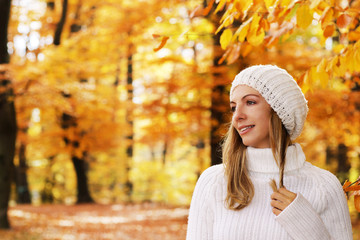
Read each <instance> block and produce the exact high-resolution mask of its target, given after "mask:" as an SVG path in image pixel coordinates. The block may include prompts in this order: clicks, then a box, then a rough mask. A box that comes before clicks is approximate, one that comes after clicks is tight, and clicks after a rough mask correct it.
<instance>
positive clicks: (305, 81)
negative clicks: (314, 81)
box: [301, 72, 311, 94]
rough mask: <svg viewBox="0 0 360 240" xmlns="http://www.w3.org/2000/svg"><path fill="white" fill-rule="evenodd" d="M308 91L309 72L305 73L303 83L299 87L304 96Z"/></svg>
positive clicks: (309, 83)
mask: <svg viewBox="0 0 360 240" xmlns="http://www.w3.org/2000/svg"><path fill="white" fill-rule="evenodd" d="M310 89H311V82H310V79H309V72H307V73H305V75H304V81H303V84H302V86H301V90H302V92H303V93H304V94H305V93H306V92H308V91H309V90H310Z"/></svg>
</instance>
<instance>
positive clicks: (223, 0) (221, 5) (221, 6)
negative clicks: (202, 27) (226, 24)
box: [215, 0, 227, 13]
mask: <svg viewBox="0 0 360 240" xmlns="http://www.w3.org/2000/svg"><path fill="white" fill-rule="evenodd" d="M226 2H227V0H220V1H216V3H218V5H217V7H216V9H215V13H217V12H218V11H220V10H221V9H223V7H224V6H225V3H226Z"/></svg>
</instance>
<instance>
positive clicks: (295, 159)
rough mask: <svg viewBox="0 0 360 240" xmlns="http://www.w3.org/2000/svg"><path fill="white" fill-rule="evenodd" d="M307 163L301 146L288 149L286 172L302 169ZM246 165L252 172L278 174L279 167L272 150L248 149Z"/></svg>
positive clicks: (295, 145)
mask: <svg viewBox="0 0 360 240" xmlns="http://www.w3.org/2000/svg"><path fill="white" fill-rule="evenodd" d="M304 163H305V155H304V152H303V151H302V149H301V146H300V145H299V144H297V143H296V144H294V145H291V146H289V147H288V149H287V151H286V159H285V172H288V171H293V170H296V169H299V168H301V167H302V166H303V165H304ZM246 164H247V169H248V170H249V171H250V172H263V173H277V172H279V166H278V165H277V162H276V161H275V158H274V156H273V153H272V150H271V148H253V147H247V149H246Z"/></svg>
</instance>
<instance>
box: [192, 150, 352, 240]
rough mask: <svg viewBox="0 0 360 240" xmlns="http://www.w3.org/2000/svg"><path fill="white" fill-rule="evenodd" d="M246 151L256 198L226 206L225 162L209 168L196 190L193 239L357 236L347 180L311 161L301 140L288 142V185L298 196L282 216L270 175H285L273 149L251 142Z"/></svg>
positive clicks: (338, 239)
mask: <svg viewBox="0 0 360 240" xmlns="http://www.w3.org/2000/svg"><path fill="white" fill-rule="evenodd" d="M246 156H247V168H248V171H249V174H250V178H251V181H252V182H253V184H254V188H255V195H254V198H253V199H252V201H251V203H250V204H249V205H248V206H247V207H245V208H244V209H242V210H240V211H234V210H229V209H228V208H226V206H225V197H226V193H227V180H226V177H225V175H224V166H223V164H220V165H215V166H212V167H210V168H208V169H207V170H205V171H204V172H203V174H202V175H201V176H200V178H199V180H198V182H197V184H196V187H195V190H194V194H193V197H192V201H191V206H190V212H189V220H188V229H187V236H186V239H187V240H200V239H207V240H239V239H242V240H253V239H259V240H266V239H274V240H275V239H276V240H282V239H299V240H300V239H301V240H311V239H314V240H322V239H324V240H325V239H326V240H328V239H333V240H342V239H346V240H348V239H352V228H351V221H350V215H349V210H348V206H347V202H346V198H345V195H344V193H343V190H342V187H341V184H340V183H339V181H338V179H337V178H336V177H335V176H334V175H333V174H332V173H330V172H328V171H325V170H323V169H320V168H318V167H315V166H313V165H311V164H310V163H309V162H306V161H305V155H304V153H303V151H302V149H301V147H300V145H299V144H295V145H292V146H290V147H289V148H288V151H287V154H286V164H285V175H284V186H285V187H286V188H287V189H288V190H289V191H292V192H294V193H296V194H297V197H296V198H295V200H294V201H293V202H292V203H291V204H290V205H289V206H288V207H287V208H286V209H284V210H283V211H282V212H281V213H280V214H279V215H278V216H276V215H274V214H273V212H272V207H271V205H270V201H271V199H270V195H271V194H272V193H273V191H272V189H271V187H270V185H269V182H270V179H275V180H277V182H278V179H279V168H278V166H277V165H276V163H275V160H274V157H273V154H272V151H271V149H256V148H251V147H248V148H247V152H246Z"/></svg>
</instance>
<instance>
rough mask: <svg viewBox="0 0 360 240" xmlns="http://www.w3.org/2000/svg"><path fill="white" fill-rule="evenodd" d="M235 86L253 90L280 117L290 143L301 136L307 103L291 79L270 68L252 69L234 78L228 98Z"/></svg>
mask: <svg viewBox="0 0 360 240" xmlns="http://www.w3.org/2000/svg"><path fill="white" fill-rule="evenodd" d="M238 85H247V86H249V87H252V88H254V89H255V90H257V91H258V92H259V93H260V94H261V95H262V96H263V97H264V99H265V100H266V101H267V102H268V104H269V105H270V106H271V108H272V109H274V111H275V112H276V113H277V115H278V116H279V117H280V119H281V121H282V123H283V124H284V126H285V128H286V130H287V131H288V133H289V135H290V138H291V140H295V139H296V138H297V137H298V136H299V135H300V133H301V131H302V129H303V126H304V122H305V119H306V116H307V112H308V106H307V101H306V99H305V96H304V94H303V93H302V92H301V89H300V88H299V86H298V85H297V83H296V81H295V80H294V78H293V77H292V76H291V75H290V74H289V73H287V72H286V71H285V70H284V69H281V68H279V67H277V66H273V65H255V66H251V67H249V68H246V69H244V70H243V71H241V72H240V73H239V74H238V75H236V77H235V79H234V81H233V82H232V85H231V90H230V97H231V96H232V93H233V91H234V89H235V87H237V86H238Z"/></svg>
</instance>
